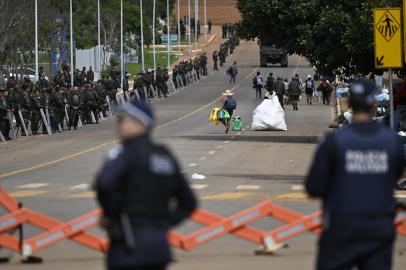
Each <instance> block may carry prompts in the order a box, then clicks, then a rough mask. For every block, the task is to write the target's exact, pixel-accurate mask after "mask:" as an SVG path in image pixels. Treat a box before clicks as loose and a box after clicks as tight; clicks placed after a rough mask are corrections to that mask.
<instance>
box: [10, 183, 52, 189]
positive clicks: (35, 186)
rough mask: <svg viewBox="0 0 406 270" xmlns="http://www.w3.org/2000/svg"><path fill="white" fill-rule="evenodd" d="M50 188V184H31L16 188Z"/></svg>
mask: <svg viewBox="0 0 406 270" xmlns="http://www.w3.org/2000/svg"><path fill="white" fill-rule="evenodd" d="M46 186H49V183H30V184H26V185H21V186H16V187H15V188H23V189H27V188H28V189H36V188H41V187H46Z"/></svg>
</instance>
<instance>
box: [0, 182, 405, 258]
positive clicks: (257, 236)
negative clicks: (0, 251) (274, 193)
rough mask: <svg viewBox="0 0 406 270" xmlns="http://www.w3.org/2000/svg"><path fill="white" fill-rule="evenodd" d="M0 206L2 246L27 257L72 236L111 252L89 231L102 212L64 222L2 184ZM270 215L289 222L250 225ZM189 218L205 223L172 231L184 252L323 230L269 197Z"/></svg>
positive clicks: (279, 242)
mask: <svg viewBox="0 0 406 270" xmlns="http://www.w3.org/2000/svg"><path fill="white" fill-rule="evenodd" d="M0 205H2V206H3V207H4V208H5V209H6V210H7V212H8V214H7V215H5V216H3V217H0V248H1V247H4V248H7V249H10V250H12V251H14V252H16V253H19V254H21V255H23V256H24V257H30V256H32V255H33V254H34V253H36V252H38V251H40V250H42V249H45V248H47V247H49V246H51V245H53V244H55V243H58V242H60V241H63V240H66V239H69V240H72V241H74V242H76V243H78V244H80V245H83V246H85V247H87V248H91V249H93V250H96V251H100V252H106V251H107V248H108V241H107V240H106V239H105V238H103V237H99V236H97V235H94V234H90V233H88V232H86V231H87V230H89V229H91V228H93V227H96V226H97V225H98V224H99V222H100V218H101V216H102V211H101V210H94V211H91V212H89V213H87V214H85V215H82V216H80V217H78V218H75V219H73V220H71V221H68V222H66V223H64V222H62V221H59V220H57V219H54V218H51V217H49V216H46V215H43V214H40V213H38V212H36V211H33V210H31V209H28V208H25V207H22V205H20V204H19V203H18V202H17V201H15V200H14V199H13V198H12V197H11V196H9V194H8V193H7V192H6V191H5V190H4V189H2V188H0ZM266 217H269V218H274V219H276V220H278V221H281V222H283V223H285V225H282V226H280V227H277V228H275V229H272V230H270V231H264V230H261V229H257V228H254V227H251V226H249V224H251V223H253V222H256V221H258V220H260V219H263V218H266ZM190 219H191V220H192V221H194V222H197V223H199V224H202V225H204V226H205V227H204V228H202V229H199V230H197V231H195V232H193V233H190V234H188V235H181V234H179V233H177V232H170V233H169V236H168V238H169V241H170V243H171V245H172V246H174V247H176V248H180V249H183V250H192V249H193V248H196V247H198V246H200V245H203V244H205V243H208V242H210V241H212V240H214V239H217V238H220V237H221V236H223V235H226V234H232V235H234V236H236V237H238V238H241V239H244V240H247V241H250V242H253V243H255V244H259V245H262V247H261V249H259V250H257V253H273V252H275V251H276V250H278V249H279V248H281V247H283V246H284V242H285V241H287V240H288V239H290V238H293V237H296V236H297V235H299V234H302V233H305V232H311V233H316V234H318V233H320V231H321V228H322V218H321V212H316V213H313V214H310V215H302V214H300V213H298V212H295V211H292V210H290V209H287V208H284V207H281V206H279V205H276V204H273V203H272V202H271V201H264V202H262V203H260V204H258V205H256V206H254V207H251V208H249V209H246V210H244V211H242V212H240V213H238V214H234V215H232V216H230V217H223V216H220V215H216V214H213V213H210V212H208V211H204V210H197V211H196V212H195V213H193V215H192V216H191V218H190ZM23 224H31V225H33V226H35V227H38V228H41V229H43V230H44V232H42V233H40V234H38V235H35V236H33V237H31V238H28V239H24V237H23V230H22V228H23ZM395 224H396V226H397V230H398V234H400V235H403V236H406V211H399V212H398V214H397V216H396V219H395ZM16 230H18V232H19V237H18V238H17V237H15V236H13V235H12V234H13V233H14V232H15V231H16Z"/></svg>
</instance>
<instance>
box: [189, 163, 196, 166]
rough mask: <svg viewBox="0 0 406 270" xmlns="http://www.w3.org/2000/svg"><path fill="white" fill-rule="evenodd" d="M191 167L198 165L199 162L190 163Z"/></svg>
mask: <svg viewBox="0 0 406 270" xmlns="http://www.w3.org/2000/svg"><path fill="white" fill-rule="evenodd" d="M188 166H189V167H196V166H197V164H196V163H189V165H188Z"/></svg>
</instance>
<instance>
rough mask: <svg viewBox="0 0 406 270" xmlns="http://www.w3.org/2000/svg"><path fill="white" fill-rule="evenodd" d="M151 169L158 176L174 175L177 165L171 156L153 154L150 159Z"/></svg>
mask: <svg viewBox="0 0 406 270" xmlns="http://www.w3.org/2000/svg"><path fill="white" fill-rule="evenodd" d="M149 167H150V168H149V169H150V170H151V172H152V173H154V174H158V175H172V174H174V173H175V163H174V161H173V159H172V157H171V156H169V155H167V154H164V153H153V154H151V155H150V157H149Z"/></svg>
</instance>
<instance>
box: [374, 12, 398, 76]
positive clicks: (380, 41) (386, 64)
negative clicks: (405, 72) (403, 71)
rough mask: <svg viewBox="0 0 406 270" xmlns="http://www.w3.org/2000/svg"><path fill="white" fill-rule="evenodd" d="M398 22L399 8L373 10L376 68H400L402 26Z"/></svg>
mask: <svg viewBox="0 0 406 270" xmlns="http://www.w3.org/2000/svg"><path fill="white" fill-rule="evenodd" d="M400 22H401V11H400V8H383V9H381V8H377V9H374V32H375V34H374V36H375V67H376V68H381V69H387V68H401V67H402V65H403V61H402V29H401V28H402V26H401V23H400Z"/></svg>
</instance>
